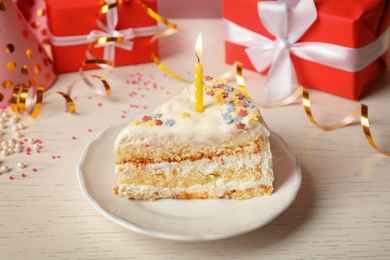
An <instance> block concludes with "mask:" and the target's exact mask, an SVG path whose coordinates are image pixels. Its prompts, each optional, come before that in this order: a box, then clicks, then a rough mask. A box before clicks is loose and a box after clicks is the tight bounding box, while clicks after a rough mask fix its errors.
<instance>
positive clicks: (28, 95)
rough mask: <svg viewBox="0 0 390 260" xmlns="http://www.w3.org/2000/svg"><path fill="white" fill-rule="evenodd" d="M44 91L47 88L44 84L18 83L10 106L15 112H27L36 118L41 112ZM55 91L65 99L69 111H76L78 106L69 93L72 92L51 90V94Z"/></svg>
mask: <svg viewBox="0 0 390 260" xmlns="http://www.w3.org/2000/svg"><path fill="white" fill-rule="evenodd" d="M44 91H45V88H44V87H43V86H42V85H39V86H37V87H29V86H26V85H25V84H16V85H15V86H14V88H13V91H12V96H11V103H10V106H11V109H12V111H13V112H15V113H24V112H27V113H28V114H29V115H30V116H31V117H33V118H36V117H37V116H38V115H39V113H40V112H41V108H42V102H43V92H44ZM69 92H70V90H69ZM53 93H57V94H59V95H61V96H62V97H63V98H64V99H65V101H66V103H65V105H66V107H67V110H68V111H69V112H71V113H73V112H75V111H76V106H75V104H74V102H73V100H72V98H71V97H70V95H69V94H70V93H65V92H61V91H59V92H51V93H49V94H53ZM49 94H48V95H49Z"/></svg>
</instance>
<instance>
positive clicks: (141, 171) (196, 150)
mask: <svg viewBox="0 0 390 260" xmlns="http://www.w3.org/2000/svg"><path fill="white" fill-rule="evenodd" d="M226 83H227V82H226V80H215V79H214V80H213V79H211V78H210V77H205V83H204V84H205V85H204V106H205V111H204V112H203V113H199V112H196V111H195V109H194V103H195V95H194V91H195V87H194V85H191V86H190V87H188V88H186V89H184V90H183V91H182V92H181V93H179V94H178V95H177V96H175V97H174V98H173V99H171V100H169V101H168V102H166V103H164V104H163V105H161V106H160V107H158V108H157V109H156V110H154V111H153V112H151V113H149V114H145V115H143V116H140V117H139V119H137V120H134V121H132V122H131V123H130V124H129V125H128V126H127V127H126V128H125V129H123V130H122V131H121V133H120V134H119V135H118V137H117V139H116V140H115V144H114V153H115V155H116V158H117V159H116V167H115V172H116V174H117V175H118V183H117V187H115V189H114V192H115V193H116V194H117V195H118V196H119V197H122V198H126V199H141V200H156V199H162V198H177V199H194V198H202V199H206V198H233V199H249V198H252V197H255V196H262V195H270V194H271V193H272V190H273V180H274V176H273V171H272V156H271V151H270V144H269V141H268V136H269V131H268V129H267V126H266V125H265V123H264V121H263V119H262V117H261V114H260V111H259V109H258V108H257V107H256V106H254V105H253V104H252V103H251V102H250V101H249V100H248V99H247V98H246V97H245V95H244V94H243V93H242V92H241V91H240V90H238V89H235V88H232V87H230V86H228V85H226Z"/></svg>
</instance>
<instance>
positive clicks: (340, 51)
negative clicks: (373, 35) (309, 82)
mask: <svg viewBox="0 0 390 260" xmlns="http://www.w3.org/2000/svg"><path fill="white" fill-rule="evenodd" d="M294 2H296V1H294ZM258 11H259V17H260V19H261V20H262V23H263V24H264V26H265V28H266V29H267V30H268V31H269V32H270V33H271V34H273V35H274V36H275V38H276V39H275V40H271V39H269V38H267V37H265V36H263V35H260V34H258V33H256V32H253V31H250V30H248V29H247V28H244V27H242V26H239V25H237V24H235V23H233V22H231V21H229V20H226V19H224V31H225V40H226V41H229V42H232V43H235V44H239V45H243V46H246V47H248V48H246V49H245V52H246V53H247V55H248V57H249V59H250V61H251V62H252V64H253V66H254V67H255V69H256V70H257V71H264V70H265V69H267V68H268V67H270V70H269V72H268V76H267V78H266V81H265V83H264V84H265V87H266V103H270V102H274V101H277V100H281V99H283V98H285V97H287V96H288V95H290V94H291V93H292V92H293V91H294V89H296V88H297V87H298V83H297V79H296V73H295V69H294V64H293V63H292V60H291V57H290V55H291V54H294V55H296V56H298V57H300V58H302V59H306V60H309V61H313V62H316V63H319V64H322V65H326V66H329V67H332V68H336V69H340V70H345V71H350V72H356V71H359V70H362V69H364V68H365V67H367V66H368V65H369V64H370V63H372V62H373V61H375V60H376V59H378V58H379V57H380V56H382V55H383V54H384V53H385V52H386V50H387V48H388V43H389V42H388V41H389V31H388V30H387V31H386V32H385V33H383V34H382V35H381V36H380V37H379V38H378V39H377V40H375V41H374V42H372V43H370V44H368V45H366V46H363V47H360V48H349V47H344V46H340V45H335V44H330V43H323V42H299V43H297V41H298V40H299V39H300V38H301V37H302V35H303V34H304V33H305V32H306V31H307V29H308V28H309V27H310V26H311V24H312V23H313V22H314V21H315V20H316V19H317V10H316V8H315V5H314V2H313V0H304V1H299V2H298V4H297V5H296V6H293V1H291V0H285V1H279V2H259V3H258Z"/></svg>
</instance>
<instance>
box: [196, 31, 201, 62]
mask: <svg viewBox="0 0 390 260" xmlns="http://www.w3.org/2000/svg"><path fill="white" fill-rule="evenodd" d="M195 55H196V58H197V59H198V63H200V57H201V56H202V33H199V35H198V39H197V40H196V44H195Z"/></svg>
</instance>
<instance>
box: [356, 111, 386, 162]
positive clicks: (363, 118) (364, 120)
mask: <svg viewBox="0 0 390 260" xmlns="http://www.w3.org/2000/svg"><path fill="white" fill-rule="evenodd" d="M360 109H361V115H360V124H361V125H362V127H363V132H364V135H365V136H366V139H367V141H368V142H369V143H370V145H371V146H372V147H374V148H375V149H376V150H377V151H379V152H381V153H383V154H384V155H387V156H390V152H385V151H383V150H381V149H379V147H378V146H377V145H376V143H375V142H374V138H373V137H372V135H371V131H370V122H369V120H368V106H366V105H364V104H361V107H360Z"/></svg>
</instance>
